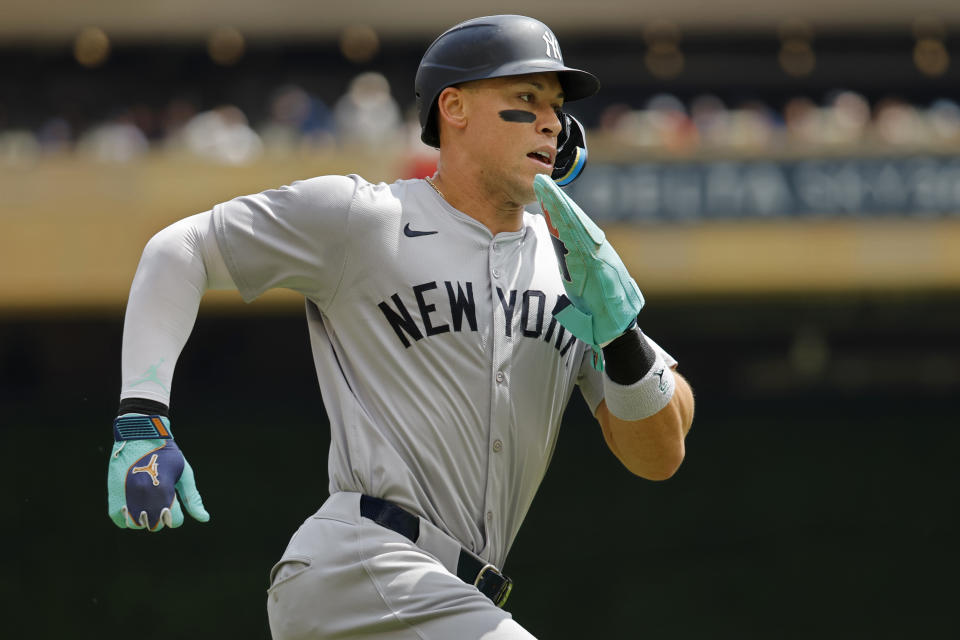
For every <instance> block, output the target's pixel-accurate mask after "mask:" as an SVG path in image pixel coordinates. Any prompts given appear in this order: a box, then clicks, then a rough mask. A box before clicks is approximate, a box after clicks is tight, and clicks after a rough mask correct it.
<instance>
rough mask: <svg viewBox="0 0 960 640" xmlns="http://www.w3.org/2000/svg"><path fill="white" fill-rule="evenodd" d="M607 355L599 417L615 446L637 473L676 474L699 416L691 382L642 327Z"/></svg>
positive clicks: (653, 475)
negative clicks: (671, 363)
mask: <svg viewBox="0 0 960 640" xmlns="http://www.w3.org/2000/svg"><path fill="white" fill-rule="evenodd" d="M603 353H604V361H605V365H606V367H605V368H606V371H605V373H604V381H603V388H604V396H605V399H604V402H603V404H602V405H601V407H600V408H599V409H598V412H597V418H598V419H599V420H600V423H601V424H602V425H603V428H604V436H605V437H606V440H607V442H608V444H609V446H610V448H611V450H612V451H613V452H614V453H615V454H616V455H617V457H618V458H619V459H620V460H621V461H622V462H623V463H624V465H626V466H627V468H628V469H630V470H631V471H632V472H633V473H636V474H637V475H640V476H643V477H645V478H650V479H652V480H661V479H665V478H668V477H670V476H671V475H673V473H674V472H675V471H676V470H677V468H678V467H679V466H680V463H681V462H682V461H683V457H684V443H683V441H684V437H685V436H686V434H687V432H688V431H689V429H690V425H691V423H692V420H693V393H692V391H691V389H690V386H689V385H688V384H687V382H686V380H684V379H683V378H682V377H681V376H680V375H679V374H677V373H676V372H675V371H673V370H672V369H671V368H670V367H669V366H668V365H667V363H666V360H665V357H664V353H663V351H662V350H661V349H659V347H657V348H655V345H654V344H653V343H651V342H650V341H649V340H648V339H647V338H646V336H644V335H643V332H641V331H640V330H639V329H638V328H636V327H634V328H633V329H629V330H627V331H626V332H625V333H624V334H623V335H622V336H620V337H619V338H617V339H616V340H614V341H613V342H611V343H610V344H609V345H607V346H606V347H604V350H603Z"/></svg>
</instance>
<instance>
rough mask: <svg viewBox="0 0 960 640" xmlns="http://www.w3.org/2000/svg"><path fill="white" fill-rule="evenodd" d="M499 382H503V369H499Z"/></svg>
mask: <svg viewBox="0 0 960 640" xmlns="http://www.w3.org/2000/svg"><path fill="white" fill-rule="evenodd" d="M497 382H503V371H497Z"/></svg>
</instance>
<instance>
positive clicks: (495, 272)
mask: <svg viewBox="0 0 960 640" xmlns="http://www.w3.org/2000/svg"><path fill="white" fill-rule="evenodd" d="M493 277H494V278H499V277H500V269H494V270H493Z"/></svg>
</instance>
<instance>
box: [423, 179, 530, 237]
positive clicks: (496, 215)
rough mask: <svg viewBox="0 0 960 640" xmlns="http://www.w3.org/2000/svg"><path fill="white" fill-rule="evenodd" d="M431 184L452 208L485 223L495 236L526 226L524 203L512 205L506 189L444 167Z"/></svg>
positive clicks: (513, 203)
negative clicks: (490, 185) (499, 188)
mask: <svg viewBox="0 0 960 640" xmlns="http://www.w3.org/2000/svg"><path fill="white" fill-rule="evenodd" d="M432 182H433V184H434V186H435V187H436V188H437V190H438V191H439V192H440V194H441V195H442V196H443V198H444V199H445V200H446V201H447V203H448V204H450V206H452V207H453V208H454V209H457V210H458V211H461V212H462V213H465V214H467V215H468V216H470V217H471V218H473V219H474V220H476V221H478V222H480V223H481V224H483V225H484V226H485V227H487V229H489V230H490V233H492V234H493V235H497V234H498V233H504V232H510V231H519V230H520V227H521V226H522V225H523V204H518V203H516V202H512V201H511V199H510V197H509V196H508V195H507V194H506V193H505V192H504V191H503V190H498V189H496V188H490V187H487V186H486V185H484V184H482V183H481V182H480V181H479V180H476V179H471V176H469V175H466V174H464V173H463V172H458V171H456V170H454V169H450V168H446V167H441V169H440V170H439V171H438V172H437V174H436V175H435V176H434V177H433V179H432Z"/></svg>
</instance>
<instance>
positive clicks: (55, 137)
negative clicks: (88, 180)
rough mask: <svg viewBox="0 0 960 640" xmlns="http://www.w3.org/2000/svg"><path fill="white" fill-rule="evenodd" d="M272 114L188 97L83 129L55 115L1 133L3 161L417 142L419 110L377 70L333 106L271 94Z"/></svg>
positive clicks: (300, 95) (285, 89) (234, 157)
mask: <svg viewBox="0 0 960 640" xmlns="http://www.w3.org/2000/svg"><path fill="white" fill-rule="evenodd" d="M267 114H268V115H267V116H266V117H265V118H263V121H262V122H251V119H250V118H248V116H247V114H245V113H244V111H243V110H242V109H241V108H240V107H238V106H236V105H232V104H224V105H220V106H217V107H214V108H211V109H206V110H201V109H199V108H198V107H197V105H196V104H194V103H193V102H191V101H190V100H187V99H184V98H177V99H174V100H171V101H170V102H169V103H168V104H167V105H165V106H164V107H163V108H161V109H153V108H150V107H148V106H146V105H136V106H133V107H125V108H122V109H117V110H115V112H114V113H113V114H112V115H111V116H110V117H108V118H105V119H104V120H103V121H102V122H97V123H95V124H93V125H91V126H88V127H85V128H83V129H82V130H78V128H77V127H76V126H75V125H73V124H72V123H71V122H69V121H68V119H67V118H65V117H63V116H51V117H50V118H48V119H47V120H46V121H45V122H44V123H43V124H42V125H41V126H39V127H38V128H37V129H36V130H29V129H2V128H0V163H3V164H17V163H30V162H33V161H35V160H37V159H38V158H40V157H43V156H49V155H54V154H64V153H76V154H80V155H83V156H85V157H89V158H92V159H95V160H98V161H102V162H109V163H127V162H133V161H136V160H137V159H138V158H140V157H142V156H144V155H145V154H146V153H148V152H150V151H151V150H153V151H172V152H181V153H182V152H186V153H189V154H192V155H195V156H197V157H199V158H203V159H206V160H209V161H212V162H216V163H221V164H228V165H242V164H247V163H250V162H254V161H256V160H258V159H259V158H261V157H262V156H264V155H267V156H269V155H271V154H289V153H295V152H311V151H316V150H321V149H323V148H328V147H337V146H340V147H346V146H349V147H356V146H362V147H369V148H371V149H389V150H391V151H395V150H400V149H403V148H404V147H405V146H406V145H412V144H414V141H415V142H416V144H420V142H419V124H418V123H417V118H416V112H415V111H412V110H408V113H407V114H406V116H405V115H404V113H403V112H402V111H401V109H400V106H399V104H398V103H397V101H396V100H395V99H394V98H393V96H392V95H391V92H390V85H389V83H388V81H387V79H386V78H385V77H384V76H383V75H382V74H380V73H376V72H365V73H361V74H360V75H358V76H356V77H355V78H354V79H353V80H352V81H351V83H350V85H349V88H348V90H347V91H346V93H344V95H343V96H341V97H340V98H339V99H337V100H336V101H335V102H334V104H332V105H328V104H327V103H326V102H324V101H323V100H322V99H320V98H319V97H317V96H314V95H311V94H309V93H308V92H307V91H306V90H304V89H303V88H302V87H300V86H297V85H292V84H290V85H284V86H281V87H279V88H277V89H276V90H275V91H273V93H272V94H271V95H270V98H269V105H268V110H267Z"/></svg>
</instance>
